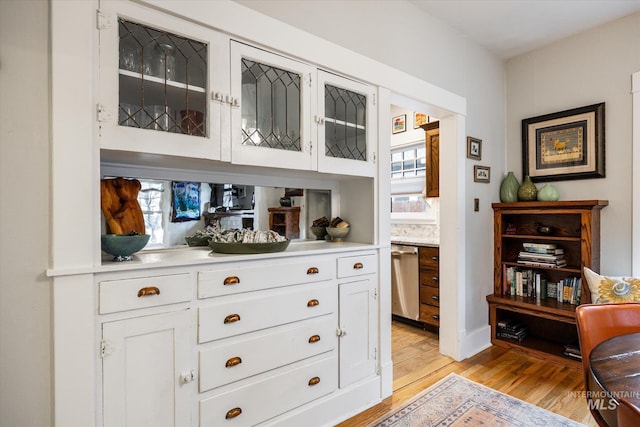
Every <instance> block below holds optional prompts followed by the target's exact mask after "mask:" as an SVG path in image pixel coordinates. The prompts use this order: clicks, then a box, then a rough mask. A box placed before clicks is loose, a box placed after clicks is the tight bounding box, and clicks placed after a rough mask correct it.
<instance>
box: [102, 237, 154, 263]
mask: <svg viewBox="0 0 640 427" xmlns="http://www.w3.org/2000/svg"><path fill="white" fill-rule="evenodd" d="M150 237H151V236H149V235H148V234H103V235H102V250H103V251H104V252H106V253H108V254H109V255H113V257H114V258H113V260H114V261H116V262H120V261H131V260H132V259H133V254H135V253H136V252H138V251H139V250H141V249H142V248H144V247H145V245H146V244H147V243H148V242H149V238H150Z"/></svg>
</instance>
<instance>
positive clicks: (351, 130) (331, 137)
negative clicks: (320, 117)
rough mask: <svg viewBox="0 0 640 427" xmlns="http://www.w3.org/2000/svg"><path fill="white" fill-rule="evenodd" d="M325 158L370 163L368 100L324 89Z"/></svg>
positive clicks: (332, 89)
mask: <svg viewBox="0 0 640 427" xmlns="http://www.w3.org/2000/svg"><path fill="white" fill-rule="evenodd" d="M324 110H325V111H324V115H325V118H324V122H325V128H326V129H325V153H324V154H325V155H326V156H330V157H340V158H343V159H352V160H365V161H366V159H367V135H366V123H365V118H366V117H367V97H366V96H365V95H361V94H359V93H356V92H351V91H349V90H346V89H341V88H339V87H336V86H332V85H330V84H325V86H324Z"/></svg>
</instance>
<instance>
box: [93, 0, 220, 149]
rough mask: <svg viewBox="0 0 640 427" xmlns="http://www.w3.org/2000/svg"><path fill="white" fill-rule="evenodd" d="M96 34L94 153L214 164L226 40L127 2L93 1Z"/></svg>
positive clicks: (202, 28)
mask: <svg viewBox="0 0 640 427" xmlns="http://www.w3.org/2000/svg"><path fill="white" fill-rule="evenodd" d="M98 28H99V31H98V43H99V45H98V46H97V48H96V49H97V52H98V57H99V69H98V71H99V73H98V76H99V84H98V88H97V92H98V96H97V98H98V101H97V104H98V105H97V110H98V111H97V112H98V114H97V119H98V122H99V127H98V131H99V138H100V148H101V149H106V150H119V151H131V152H141V153H153V154H161V155H170V156H181V157H196V158H205V159H213V160H222V145H221V141H222V140H223V139H224V140H226V141H229V138H230V136H229V132H230V129H231V127H230V117H231V105H230V103H229V102H228V99H229V90H230V70H229V41H230V39H229V37H228V36H227V35H225V34H222V33H218V32H216V31H214V30H212V29H210V28H207V27H204V26H201V25H197V24H195V23H193V22H189V21H185V20H183V19H181V18H179V17H177V16H174V15H170V14H167V13H164V12H162V11H160V10H157V9H153V8H150V7H147V6H145V5H144V4H141V3H138V2H132V1H115V0H100V9H99V11H98ZM228 151H229V150H227V152H228ZM227 157H229V156H228V155H227Z"/></svg>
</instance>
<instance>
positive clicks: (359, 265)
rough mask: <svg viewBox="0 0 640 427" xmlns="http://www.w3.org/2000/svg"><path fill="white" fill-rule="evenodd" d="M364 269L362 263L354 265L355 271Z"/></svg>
mask: <svg viewBox="0 0 640 427" xmlns="http://www.w3.org/2000/svg"><path fill="white" fill-rule="evenodd" d="M363 268H364V265H362V263H361V262H356V263H355V264H353V269H354V270H362V269H363Z"/></svg>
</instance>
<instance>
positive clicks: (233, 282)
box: [222, 276, 240, 286]
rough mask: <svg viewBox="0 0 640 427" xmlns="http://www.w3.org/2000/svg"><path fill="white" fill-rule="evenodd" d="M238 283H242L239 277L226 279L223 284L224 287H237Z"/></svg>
mask: <svg viewBox="0 0 640 427" xmlns="http://www.w3.org/2000/svg"><path fill="white" fill-rule="evenodd" d="M238 283H240V278H239V277H238V276H229V277H225V279H224V281H223V282H222V284H223V285H224V286H228V285H237V284H238Z"/></svg>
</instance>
